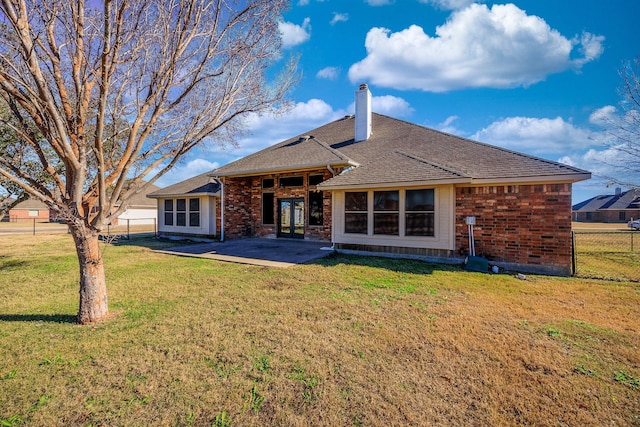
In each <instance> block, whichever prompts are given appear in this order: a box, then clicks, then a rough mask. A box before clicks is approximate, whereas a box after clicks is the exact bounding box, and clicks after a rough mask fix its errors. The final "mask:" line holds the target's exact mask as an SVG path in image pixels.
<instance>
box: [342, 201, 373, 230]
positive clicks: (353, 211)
mask: <svg viewBox="0 0 640 427" xmlns="http://www.w3.org/2000/svg"><path fill="white" fill-rule="evenodd" d="M367 206H368V195H367V192H366V191H354V192H346V193H345V194H344V210H345V212H344V231H345V232H346V233H360V234H367V229H368V222H367V216H368V214H367Z"/></svg>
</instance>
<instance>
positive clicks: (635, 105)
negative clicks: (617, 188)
mask: <svg viewBox="0 0 640 427" xmlns="http://www.w3.org/2000/svg"><path fill="white" fill-rule="evenodd" d="M619 74H620V78H621V80H622V84H621V86H620V89H619V92H620V96H621V101H620V103H619V105H620V110H617V109H616V108H615V107H613V106H609V107H605V108H603V109H602V110H600V111H599V113H598V116H597V117H596V119H597V120H598V121H599V122H600V123H601V124H602V125H604V127H605V130H606V132H607V134H608V136H609V139H608V142H607V143H606V145H607V146H608V148H609V149H610V150H611V151H612V152H613V153H615V159H614V160H607V159H606V156H605V158H603V159H602V160H601V161H602V162H603V163H606V164H607V165H609V166H610V167H612V168H614V170H615V171H616V172H617V173H616V176H617V177H612V176H607V177H606V178H607V179H608V180H609V181H610V185H622V186H625V187H628V188H640V56H639V57H636V59H635V60H633V61H627V62H625V63H624V64H623V66H622V68H621V69H620V70H619Z"/></svg>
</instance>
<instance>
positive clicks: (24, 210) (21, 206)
mask: <svg viewBox="0 0 640 427" xmlns="http://www.w3.org/2000/svg"><path fill="white" fill-rule="evenodd" d="M8 219H9V221H10V222H18V221H25V220H34V219H35V220H36V221H40V222H43V221H49V220H50V212H49V207H48V206H47V205H45V204H44V203H43V202H41V201H40V200H38V199H27V200H25V201H23V202H20V203H18V204H17V205H15V206H14V207H13V208H12V209H9V215H8Z"/></svg>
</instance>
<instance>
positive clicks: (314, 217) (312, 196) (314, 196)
mask: <svg viewBox="0 0 640 427" xmlns="http://www.w3.org/2000/svg"><path fill="white" fill-rule="evenodd" d="M322 200H323V197H322V191H309V225H322V224H323V215H322V207H323V206H322V205H323V201H322Z"/></svg>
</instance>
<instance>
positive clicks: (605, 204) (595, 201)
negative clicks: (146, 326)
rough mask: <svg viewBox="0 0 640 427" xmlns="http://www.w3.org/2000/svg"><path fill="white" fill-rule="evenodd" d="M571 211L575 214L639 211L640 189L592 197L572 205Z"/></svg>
mask: <svg viewBox="0 0 640 427" xmlns="http://www.w3.org/2000/svg"><path fill="white" fill-rule="evenodd" d="M572 209H573V211H575V212H595V211H601V210H616V211H617V210H628V209H640V189H634V190H629V191H625V192H624V193H622V192H621V193H620V194H605V195H600V196H596V197H592V198H591V199H587V200H585V201H583V202H580V203H578V204H576V205H573V208H572Z"/></svg>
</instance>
